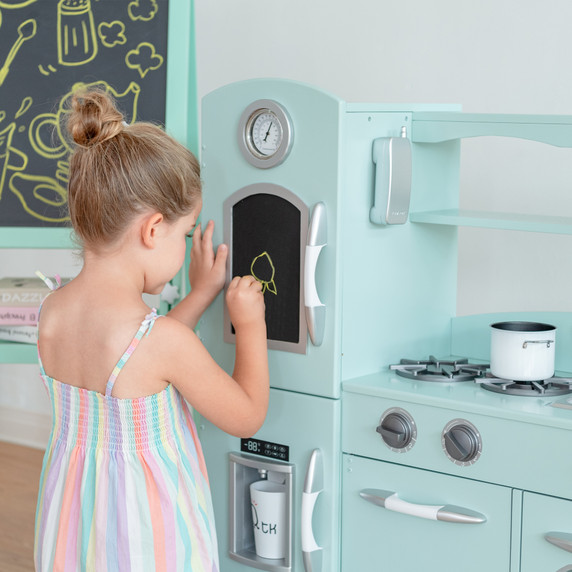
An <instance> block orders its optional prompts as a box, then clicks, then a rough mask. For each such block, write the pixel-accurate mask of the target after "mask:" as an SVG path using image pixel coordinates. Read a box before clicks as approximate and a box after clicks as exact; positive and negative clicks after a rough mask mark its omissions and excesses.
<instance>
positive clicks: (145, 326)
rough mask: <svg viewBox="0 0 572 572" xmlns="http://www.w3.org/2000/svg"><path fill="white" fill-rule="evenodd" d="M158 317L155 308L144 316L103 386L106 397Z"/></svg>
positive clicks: (109, 394)
mask: <svg viewBox="0 0 572 572" xmlns="http://www.w3.org/2000/svg"><path fill="white" fill-rule="evenodd" d="M160 317H161V316H158V315H157V310H156V309H155V308H153V309H152V311H151V312H150V313H149V314H147V315H146V316H145V319H144V320H143V321H142V322H141V326H140V327H139V330H137V333H136V334H135V337H134V338H133V340H132V341H131V343H130V344H129V347H128V348H127V349H126V350H125V353H124V354H123V355H122V356H121V359H120V360H119V361H118V362H117V365H116V366H115V367H114V368H113V371H112V372H111V375H110V376H109V379H108V380H107V385H106V386H105V395H106V397H110V396H111V392H112V391H113V386H114V385H115V380H116V379H117V376H118V375H119V373H120V372H121V370H122V369H123V366H124V365H125V364H126V363H127V360H128V359H129V358H130V357H131V354H132V353H133V352H134V351H135V348H136V347H137V346H138V345H139V342H140V341H141V339H142V338H143V336H144V335H147V336H148V335H149V334H150V333H151V328H152V327H153V324H154V323H155V320H156V319H157V318H160Z"/></svg>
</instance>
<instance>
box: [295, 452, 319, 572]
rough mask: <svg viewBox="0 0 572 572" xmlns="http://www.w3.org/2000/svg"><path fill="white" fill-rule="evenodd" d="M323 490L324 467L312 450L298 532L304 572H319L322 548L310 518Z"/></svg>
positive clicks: (316, 453) (303, 492) (317, 454)
mask: <svg viewBox="0 0 572 572" xmlns="http://www.w3.org/2000/svg"><path fill="white" fill-rule="evenodd" d="M323 490H324V466H323V464H322V453H321V451H320V449H314V450H313V451H312V454H311V455H310V461H309V462H308V468H307V469H306V479H305V480H304V490H303V491H302V514H301V518H300V530H301V533H302V559H303V561H304V570H305V571H306V572H321V570H322V547H321V546H318V544H317V542H316V539H315V538H314V530H313V528H312V517H313V516H314V508H315V506H316V501H317V500H318V495H319V494H320V493H321V492H322V491H323Z"/></svg>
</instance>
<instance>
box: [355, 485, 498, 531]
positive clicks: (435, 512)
mask: <svg viewBox="0 0 572 572" xmlns="http://www.w3.org/2000/svg"><path fill="white" fill-rule="evenodd" d="M360 496H361V498H362V499H364V500H366V501H368V502H370V503H372V504H375V505H377V506H381V507H383V508H386V509H387V510H392V511H394V512H400V513H401V514H409V515H411V516H416V517H418V518H426V519H429V520H442V521H444V522H456V523H459V524H482V523H483V522H486V521H487V518H486V516H484V515H482V514H480V513H478V512H475V511H473V510H469V509H466V508H462V507H459V506H453V505H449V504H447V505H440V506H437V505H425V504H415V503H411V502H407V501H404V500H402V499H400V498H399V497H398V496H397V493H394V492H392V491H382V490H379V489H364V490H363V491H361V492H360Z"/></svg>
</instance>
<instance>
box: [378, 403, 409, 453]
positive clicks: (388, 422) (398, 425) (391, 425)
mask: <svg viewBox="0 0 572 572" xmlns="http://www.w3.org/2000/svg"><path fill="white" fill-rule="evenodd" d="M376 431H377V432H378V433H379V434H380V435H381V438H382V439H383V442H384V443H385V444H386V445H387V446H388V447H389V448H390V449H391V450H392V451H395V452H396V453H405V452H406V451H409V449H411V447H413V445H414V444H415V440H416V439H417V427H416V425H415V421H414V420H413V417H411V415H410V414H409V413H407V411H405V409H401V408H400V407H392V408H391V409H388V410H387V411H385V413H384V414H383V415H382V416H381V419H380V421H379V425H378V427H377V428H376Z"/></svg>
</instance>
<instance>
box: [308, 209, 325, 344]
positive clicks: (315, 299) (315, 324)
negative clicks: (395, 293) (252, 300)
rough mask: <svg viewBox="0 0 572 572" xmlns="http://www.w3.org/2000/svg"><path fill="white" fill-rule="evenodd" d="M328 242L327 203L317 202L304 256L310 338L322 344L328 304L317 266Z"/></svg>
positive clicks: (313, 341)
mask: <svg viewBox="0 0 572 572" xmlns="http://www.w3.org/2000/svg"><path fill="white" fill-rule="evenodd" d="M327 244H328V219H327V217H326V205H325V204H324V203H321V202H320V203H316V205H315V206H314V210H313V211H312V216H311V219H310V227H309V229H308V240H307V244H306V254H305V258H304V305H305V307H306V322H307V324H308V332H309V334H310V340H311V341H312V344H313V345H314V346H321V345H322V342H323V341H324V333H325V331H326V306H325V304H322V301H321V300H320V297H319V296H318V291H317V289H316V266H317V265H318V258H319V256H320V253H321V252H322V248H324V246H326V245H327Z"/></svg>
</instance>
